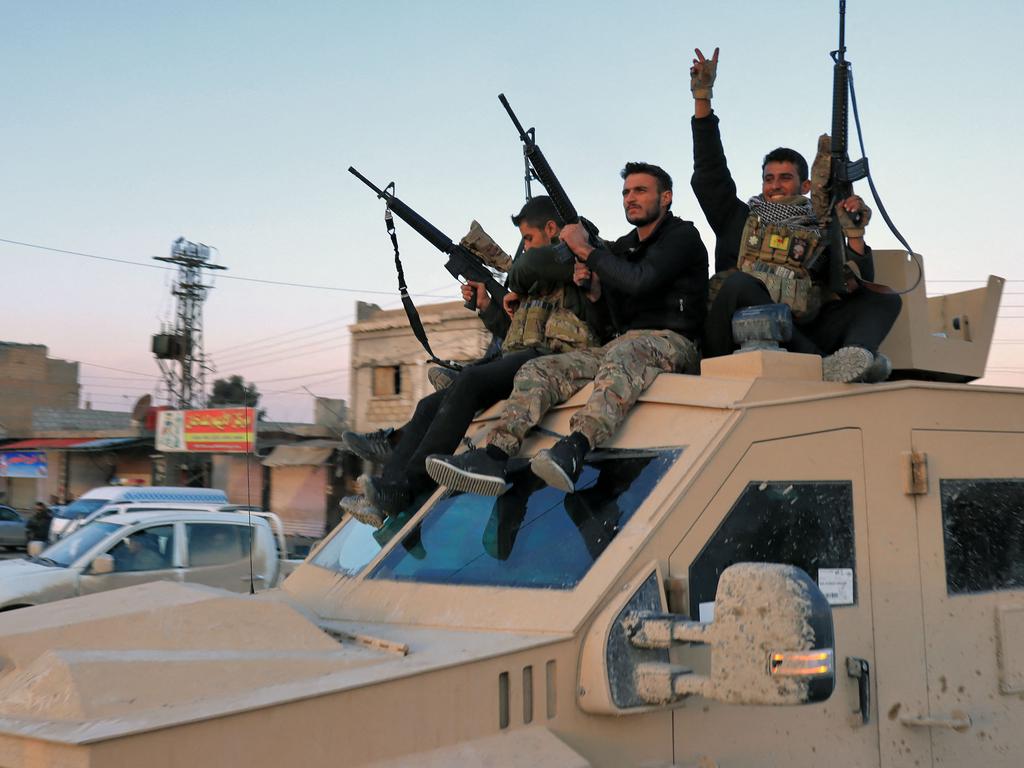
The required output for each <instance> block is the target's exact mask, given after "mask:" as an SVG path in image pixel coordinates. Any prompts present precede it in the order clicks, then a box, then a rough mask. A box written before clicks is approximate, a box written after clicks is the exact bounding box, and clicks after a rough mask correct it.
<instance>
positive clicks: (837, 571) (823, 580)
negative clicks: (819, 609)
mask: <svg viewBox="0 0 1024 768" xmlns="http://www.w3.org/2000/svg"><path fill="white" fill-rule="evenodd" d="M818 589H820V590H821V592H822V594H823V595H825V599H826V600H828V602H829V605H853V568H819V569H818Z"/></svg>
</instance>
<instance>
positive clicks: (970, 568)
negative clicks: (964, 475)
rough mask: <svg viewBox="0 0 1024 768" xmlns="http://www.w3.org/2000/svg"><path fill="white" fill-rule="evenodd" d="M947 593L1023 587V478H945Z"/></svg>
mask: <svg viewBox="0 0 1024 768" xmlns="http://www.w3.org/2000/svg"><path fill="white" fill-rule="evenodd" d="M939 488H940V496H941V499H942V536H943V540H944V543H945V552H946V591H947V592H948V593H949V594H951V595H959V594H970V593H972V592H989V591H991V590H997V589H1021V588H1024V480H1020V479H1015V478H1014V479H996V478H993V479H986V480H941V481H940V482H939Z"/></svg>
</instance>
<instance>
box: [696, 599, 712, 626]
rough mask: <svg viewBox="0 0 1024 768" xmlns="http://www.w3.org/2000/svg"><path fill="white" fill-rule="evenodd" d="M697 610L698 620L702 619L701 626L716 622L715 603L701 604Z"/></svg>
mask: <svg viewBox="0 0 1024 768" xmlns="http://www.w3.org/2000/svg"><path fill="white" fill-rule="evenodd" d="M697 610H698V618H699V619H700V622H701V624H710V623H711V622H712V621H714V620H715V603H714V601H711V602H710V603H701V604H700V605H698V606H697Z"/></svg>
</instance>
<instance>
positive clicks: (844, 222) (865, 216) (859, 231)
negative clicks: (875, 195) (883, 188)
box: [836, 204, 871, 237]
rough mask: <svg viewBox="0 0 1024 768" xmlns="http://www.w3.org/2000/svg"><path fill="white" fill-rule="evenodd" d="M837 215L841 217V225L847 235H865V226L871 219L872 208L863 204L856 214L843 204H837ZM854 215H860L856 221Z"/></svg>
mask: <svg viewBox="0 0 1024 768" xmlns="http://www.w3.org/2000/svg"><path fill="white" fill-rule="evenodd" d="M836 216H838V217H839V225H840V226H841V227H842V228H843V234H844V235H846V236H847V237H864V228H865V227H867V225H868V222H869V221H871V209H870V208H868V207H867V206H866V205H863V204H861V207H860V210H859V211H857V213H856V214H851V213H848V212H847V210H846V209H845V208H843V206H842V205H841V204H840V205H837V206H836ZM854 216H857V217H859V218H858V220H857V221H854Z"/></svg>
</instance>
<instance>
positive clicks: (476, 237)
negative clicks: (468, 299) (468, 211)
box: [459, 221, 512, 272]
mask: <svg viewBox="0 0 1024 768" xmlns="http://www.w3.org/2000/svg"><path fill="white" fill-rule="evenodd" d="M459 245H461V246H462V247H463V248H466V249H468V250H470V251H472V252H473V253H474V254H476V255H477V256H479V257H480V259H481V260H482V261H483V262H484V264H486V265H487V266H489V267H493V268H494V269H496V270H498V271H499V272H508V268H509V267H510V266H512V257H511V256H509V255H508V254H507V253H505V252H504V251H503V250H501V246H499V245H498V244H497V243H496V242H494V240H492V239H491V236H490V235H488V234H487V233H486V232H484V228H483V227H481V226H480V225H479V224H478V223H477V222H476V221H474V222H473V223H472V224H470V225H469V232H467V233H466V236H465V237H464V238H462V240H461V241H460V242H459Z"/></svg>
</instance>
